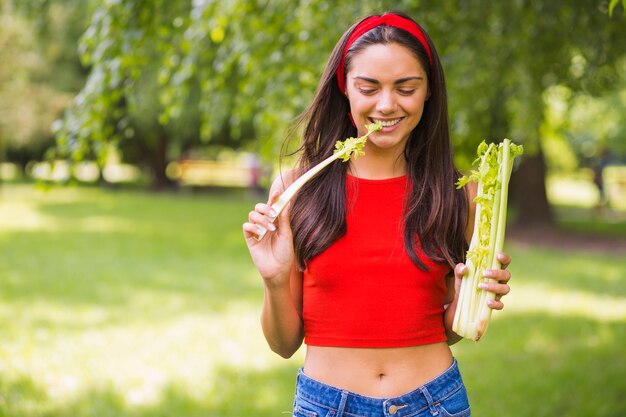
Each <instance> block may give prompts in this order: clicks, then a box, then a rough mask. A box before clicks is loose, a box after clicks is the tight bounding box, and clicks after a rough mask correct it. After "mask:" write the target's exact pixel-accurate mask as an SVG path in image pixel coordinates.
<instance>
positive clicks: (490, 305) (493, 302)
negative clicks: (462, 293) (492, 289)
mask: <svg viewBox="0 0 626 417" xmlns="http://www.w3.org/2000/svg"><path fill="white" fill-rule="evenodd" d="M487 305H488V306H489V307H493V306H495V305H496V302H495V301H493V300H487Z"/></svg>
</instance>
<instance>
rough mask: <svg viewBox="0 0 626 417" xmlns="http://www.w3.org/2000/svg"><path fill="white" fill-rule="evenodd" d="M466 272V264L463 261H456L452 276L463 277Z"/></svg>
mask: <svg viewBox="0 0 626 417" xmlns="http://www.w3.org/2000/svg"><path fill="white" fill-rule="evenodd" d="M466 272H467V265H465V264H463V263H458V264H456V266H455V267H454V276H455V278H457V279H460V278H463V276H464V275H465V273H466Z"/></svg>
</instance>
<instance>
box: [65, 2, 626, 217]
mask: <svg viewBox="0 0 626 417" xmlns="http://www.w3.org/2000/svg"><path fill="white" fill-rule="evenodd" d="M94 4H95V6H94V7H95V11H94V14H93V18H92V20H91V23H90V25H89V28H88V29H87V31H86V33H85V35H84V36H83V39H82V42H81V51H82V56H83V60H84V63H85V64H86V65H88V66H89V67H90V68H91V71H90V75H89V79H88V82H87V84H86V86H85V87H84V88H83V90H82V92H81V94H80V95H79V96H78V97H77V106H75V107H74V109H73V110H72V111H71V112H69V113H68V115H67V116H66V118H65V119H64V120H65V123H64V126H63V128H62V129H60V133H59V136H58V137H59V148H60V149H61V150H63V151H65V153H66V154H69V155H73V157H74V158H78V159H80V158H81V157H82V156H83V155H84V154H85V152H86V150H87V149H89V148H92V149H95V150H96V152H99V150H103V149H105V148H106V146H104V144H106V143H109V142H117V141H119V140H120V137H121V136H122V135H123V133H124V132H127V130H125V129H127V127H128V126H130V123H129V122H124V120H125V119H127V118H128V113H129V111H130V110H129V109H130V107H128V103H130V102H132V96H133V94H136V93H135V92H134V88H135V87H136V86H137V85H138V84H137V83H138V80H140V79H141V77H142V76H144V74H146V73H148V71H147V69H148V68H154V67H155V66H156V67H158V68H159V73H158V75H157V77H156V78H157V80H158V82H159V87H158V90H159V91H160V93H159V100H158V103H159V105H158V106H156V107H158V108H159V111H155V112H154V113H155V114H153V115H152V116H150V118H149V119H150V120H153V121H154V120H158V122H159V123H160V124H161V125H162V126H167V125H168V124H169V123H172V121H174V120H176V119H178V118H180V117H181V116H182V115H183V114H185V113H187V112H189V111H195V110H197V120H198V124H199V125H198V126H199V127H198V129H199V132H198V138H199V140H201V141H205V142H207V141H211V140H214V139H215V138H216V137H217V136H218V135H219V134H220V133H222V134H223V133H224V132H227V134H228V135H230V136H231V137H232V138H241V137H242V131H243V126H253V129H252V130H253V132H254V133H255V134H256V135H257V140H256V141H254V142H249V143H248V146H253V145H254V146H256V147H257V148H256V150H257V151H260V152H261V153H263V154H265V155H276V154H277V153H278V150H279V148H280V144H281V143H282V141H283V139H284V134H285V131H286V126H287V125H288V124H289V123H290V122H291V120H293V118H294V116H295V115H296V114H297V113H299V112H300V111H301V110H303V108H304V107H305V105H306V103H308V101H309V99H310V97H311V95H312V93H313V89H314V88H315V85H316V83H317V80H318V79H319V75H320V72H321V69H322V67H323V65H324V62H325V60H326V59H327V57H328V54H329V51H330V49H331V48H332V46H333V45H334V44H335V42H336V41H337V39H338V38H339V36H340V34H341V32H342V31H343V28H345V27H347V26H348V25H349V24H350V23H352V22H353V21H354V20H355V19H356V18H357V17H358V16H362V15H365V14H368V13H369V12H370V11H371V10H385V9H388V8H399V9H402V10H405V11H407V12H408V13H409V14H411V15H413V16H416V17H418V20H419V21H420V22H422V23H423V24H424V26H425V27H426V29H427V30H428V31H429V32H430V33H431V35H432V36H433V38H434V39H435V41H436V43H437V46H438V49H439V52H440V55H441V56H442V58H443V61H444V66H445V69H446V74H447V78H448V83H449V92H450V106H451V115H452V128H453V133H454V140H455V145H456V148H457V149H459V153H458V160H459V162H460V164H461V165H463V164H464V163H465V164H467V162H468V161H469V160H471V159H472V156H471V155H472V154H473V151H474V149H475V147H476V145H477V144H478V142H479V141H481V140H482V139H484V138H485V137H486V138H489V139H491V140H499V139H501V138H502V137H504V136H509V137H511V138H512V139H513V140H515V141H516V142H521V143H523V144H524V146H525V147H526V149H527V152H526V155H525V157H524V158H523V159H522V164H521V165H520V167H519V171H518V172H517V173H516V174H515V175H514V177H513V178H514V184H513V185H512V193H513V195H512V199H513V202H514V203H515V204H517V205H519V207H518V212H519V213H520V214H521V217H520V220H521V221H524V222H527V223H545V222H549V221H550V219H551V214H550V211H549V206H548V204H547V198H546V191H545V183H544V180H545V178H544V177H545V172H546V164H545V160H544V156H543V147H544V143H543V141H542V140H541V127H542V124H543V122H544V120H545V112H546V105H545V102H544V98H543V97H544V92H545V91H547V90H548V89H550V88H552V87H554V86H558V85H563V86H566V87H567V88H569V89H571V91H573V92H578V91H586V92H588V93H590V94H601V93H603V92H605V91H607V90H608V89H610V88H612V87H613V86H614V85H615V84H616V81H617V80H618V77H619V75H618V74H619V73H618V71H617V67H616V65H617V63H618V62H619V59H620V57H623V56H624V51H623V50H622V49H620V45H619V42H613V40H615V39H623V38H624V35H625V33H624V30H625V29H624V26H625V25H623V24H622V23H623V22H621V21H620V20H619V19H617V18H616V17H617V16H615V14H616V13H614V16H613V17H612V18H610V17H609V16H608V14H607V12H608V5H607V4H604V3H598V6H597V7H595V8H594V7H590V6H589V4H588V2H583V1H576V2H567V3H558V2H549V1H547V0H542V1H534V2H528V1H516V2H496V1H493V2H483V1H479V0H468V1H464V2H456V1H452V0H437V1H434V0H424V1H422V2H419V3H418V4H416V2H415V1H409V0H405V1H394V2H391V1H363V2H342V4H341V5H333V7H332V8H331V7H330V5H329V4H328V2H325V1H299V2H293V1H287V0H276V1H271V2H255V1H252V2H251V1H243V0H232V1H229V2H215V1H209V0H198V1H194V2H193V4H191V5H189V2H185V1H182V0H177V1H173V2H166V1H164V0H159V1H155V2H152V3H151V7H149V8H148V7H145V6H144V3H143V2H142V1H140V0H117V1H109V2H97V3H94ZM602 5H604V6H602ZM602 7H604V8H603V9H602ZM615 10H617V9H615ZM615 10H614V11H615ZM582 61H584V63H585V64H584V65H583V66H581V67H580V68H578V67H577V65H578V64H577V62H582ZM192 92H198V97H197V100H192V102H191V103H190V101H189V97H190V96H191V93H192ZM155 101H156V100H155ZM192 109H195V110H192ZM157 112H158V113H159V114H158V115H156V113H157ZM155 124H156V122H155ZM120 126H122V128H120ZM174 130H175V129H174ZM131 136H133V135H131ZM166 136H168V140H170V141H173V142H176V141H179V139H178V138H176V137H173V136H172V135H171V134H167V135H166ZM136 139H138V140H143V139H142V138H136ZM240 143H241V144H242V145H243V144H245V141H241V142H240ZM179 148H180V146H179ZM174 153H175V152H174ZM521 193H523V195H524V196H525V198H515V196H516V195H517V196H519V195H520V194H521Z"/></svg>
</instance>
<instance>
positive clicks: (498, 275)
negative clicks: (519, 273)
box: [483, 269, 511, 284]
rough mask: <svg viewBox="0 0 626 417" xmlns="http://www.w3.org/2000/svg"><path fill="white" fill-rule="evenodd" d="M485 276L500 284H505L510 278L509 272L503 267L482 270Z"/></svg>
mask: <svg viewBox="0 0 626 417" xmlns="http://www.w3.org/2000/svg"><path fill="white" fill-rule="evenodd" d="M483 276H484V277H485V278H491V279H493V280H495V281H498V282H499V283H501V284H506V283H507V282H509V280H510V279H511V273H510V272H509V271H507V270H504V269H486V270H485V271H484V272H483Z"/></svg>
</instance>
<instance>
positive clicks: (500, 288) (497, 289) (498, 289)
mask: <svg viewBox="0 0 626 417" xmlns="http://www.w3.org/2000/svg"><path fill="white" fill-rule="evenodd" d="M478 288H480V289H481V290H483V291H487V292H492V293H494V294H496V299H498V300H499V299H500V298H502V297H503V296H505V295H507V294H508V293H510V292H511V287H510V286H509V285H508V284H498V283H497V282H481V283H480V284H478Z"/></svg>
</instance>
